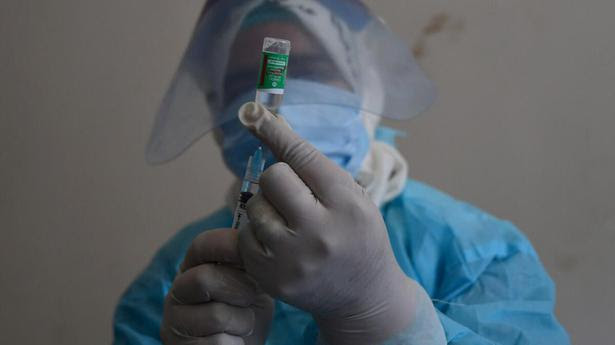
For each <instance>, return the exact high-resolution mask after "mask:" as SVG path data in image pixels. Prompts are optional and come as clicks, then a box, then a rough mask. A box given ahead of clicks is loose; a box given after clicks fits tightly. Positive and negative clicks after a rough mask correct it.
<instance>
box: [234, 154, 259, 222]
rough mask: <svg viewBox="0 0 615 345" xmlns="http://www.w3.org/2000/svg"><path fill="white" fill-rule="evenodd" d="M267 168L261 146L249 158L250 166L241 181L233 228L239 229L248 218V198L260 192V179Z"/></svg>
mask: <svg viewBox="0 0 615 345" xmlns="http://www.w3.org/2000/svg"><path fill="white" fill-rule="evenodd" d="M264 169H265V158H264V157H263V148H262V147H259V148H258V149H257V150H256V151H255V152H254V154H253V155H252V156H250V158H249V159H248V167H247V168H246V174H245V175H244V178H243V181H242V183H241V191H240V192H239V200H237V206H236V207H235V214H234V216H233V226H232V227H233V229H239V227H240V226H241V224H242V223H244V222H245V221H246V220H247V218H248V214H247V204H248V200H250V198H251V197H252V196H254V195H255V194H256V193H258V180H259V179H260V177H261V174H262V173H263V170H264Z"/></svg>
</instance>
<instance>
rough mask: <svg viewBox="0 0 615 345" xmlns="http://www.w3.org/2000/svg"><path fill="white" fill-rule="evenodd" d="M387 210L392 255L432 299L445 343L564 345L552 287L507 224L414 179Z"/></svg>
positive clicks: (520, 237)
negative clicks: (391, 237)
mask: <svg viewBox="0 0 615 345" xmlns="http://www.w3.org/2000/svg"><path fill="white" fill-rule="evenodd" d="M400 208H403V210H404V211H403V212H400V211H401V210H400ZM385 212H386V211H385ZM388 212H389V214H388V215H387V216H385V218H387V219H388V220H390V222H388V224H387V225H388V226H389V227H391V228H392V230H393V233H394V234H393V236H396V235H398V236H402V237H398V238H397V239H396V241H395V252H396V255H397V257H398V259H399V260H400V262H402V267H404V270H405V271H406V273H407V274H409V275H412V276H414V277H416V279H417V280H418V281H419V283H420V284H422V285H423V286H424V287H425V289H426V290H427V292H428V293H429V294H430V296H431V298H432V299H433V302H434V305H435V306H436V307H437V309H438V316H439V318H440V320H441V322H442V325H443V327H444V330H445V333H446V338H447V341H448V343H449V344H455V345H462V344H501V345H513V344H514V345H523V344H538V345H540V344H549V345H550V344H569V343H570V341H569V339H568V336H567V334H566V331H565V330H564V329H563V327H562V326H561V325H560V324H559V323H558V321H557V319H556V317H555V314H554V305H555V287H554V284H553V282H552V281H551V279H550V277H549V275H548V274H547V272H546V271H545V269H544V267H543V266H542V264H541V262H540V259H539V257H538V255H537V254H536V252H535V250H534V249H533V247H532V245H531V244H530V242H529V240H528V239H527V238H526V237H525V236H524V235H523V234H522V233H521V232H520V231H519V230H518V229H517V228H516V227H515V226H514V225H513V224H512V223H510V222H508V221H503V220H500V219H498V218H496V217H493V216H492V215H489V214H487V213H486V212H484V211H482V210H480V209H478V208H476V207H474V206H472V205H469V204H467V203H464V202H460V201H458V200H455V199H454V198H452V197H450V196H448V195H446V194H445V193H442V192H440V191H437V190H435V189H433V188H431V187H429V186H426V185H424V184H422V183H419V182H416V181H410V182H409V184H408V188H407V190H406V192H405V195H404V198H403V199H401V200H400V202H399V203H398V204H397V205H395V206H394V207H392V208H391V209H390V210H389V211H388ZM397 214H404V217H403V218H402V219H399V218H395V215H397ZM393 220H394V221H393Z"/></svg>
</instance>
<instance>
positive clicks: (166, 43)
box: [0, 0, 615, 344]
mask: <svg viewBox="0 0 615 345" xmlns="http://www.w3.org/2000/svg"><path fill="white" fill-rule="evenodd" d="M372 3H373V4H374V7H375V8H376V9H377V10H378V11H379V12H380V13H381V14H382V16H383V17H384V18H385V19H387V20H388V21H389V22H390V24H391V25H392V27H393V28H394V29H395V30H396V31H397V32H399V33H400V34H401V35H402V36H403V37H405V38H407V40H408V42H411V41H414V42H415V43H418V46H417V47H416V49H417V52H419V53H420V55H421V59H420V62H421V64H422V65H423V66H424V68H425V69H426V70H427V72H428V74H429V75H430V76H431V77H432V78H433V79H434V80H435V81H436V83H437V84H438V86H439V88H440V98H439V101H438V103H437V104H436V105H435V106H434V107H433V109H432V110H431V111H429V113H428V114H427V115H426V116H422V117H420V118H418V119H416V120H414V121H411V122H406V123H397V124H396V125H397V126H398V127H399V128H402V129H404V130H406V131H408V132H409V136H408V137H407V138H405V139H404V140H402V142H401V150H402V151H403V153H404V154H405V155H406V156H407V157H408V158H409V160H410V163H411V173H412V175H413V176H414V177H416V178H419V179H423V180H426V181H428V182H429V183H432V184H433V185H435V186H437V187H439V188H442V189H444V190H446V191H448V192H450V193H452V194H453V195H455V196H457V197H459V198H462V199H466V200H468V201H470V202H473V203H475V204H477V205H479V206H480V207H483V208H485V209H487V210H489V211H491V212H493V213H495V214H497V215H498V216H500V217H504V218H508V219H512V220H513V221H514V222H516V223H517V224H518V225H520V226H521V227H522V228H523V229H524V231H525V232H526V233H527V235H528V236H529V237H530V238H531V239H532V241H533V242H534V244H535V246H536V247H537V249H538V251H539V253H540V254H541V256H542V259H543V261H544V263H545V265H546V266H547V268H548V270H549V272H550V273H551V274H552V276H553V277H554V279H555V280H556V282H557V284H558V293H559V300H558V315H559V317H560V319H561V320H562V321H563V323H564V324H565V325H566V327H567V328H568V329H569V330H570V332H571V334H572V338H573V340H574V343H578V344H600V343H611V342H612V336H610V334H611V332H610V331H611V330H610V329H609V328H610V327H612V326H613V325H614V324H615V316H614V311H613V310H615V303H614V301H615V298H614V297H613V290H614V288H615V281H614V279H615V278H614V277H615V269H614V266H613V264H612V263H613V259H612V255H611V253H612V249H613V247H614V245H615V234H614V231H615V216H614V215H615V202H614V198H613V195H614V194H615V184H614V178H613V176H615V135H613V131H614V130H615V111H614V110H613V106H612V102H613V99H615V87H614V85H615V41H614V40H613V36H612V35H613V32H615V27H614V25H613V24H612V22H613V20H612V14H613V13H615V2H612V1H607V0H604V1H601V0H586V1H572V0H570V1H569V0H544V1H533V0H518V1H496V0H481V1H479V0H464V1H434V0H418V1H417V0H415V1H406V0H395V1H393V0H381V1H372ZM201 6H202V1H194V0H191V1H189V0H182V1H167V0H147V1H145V0H133V1H120V0H113V1H84V0H55V1H34V0H4V1H2V2H0V148H1V149H0V229H1V231H0V296H2V299H3V301H1V302H0V343H2V344H50V343H51V344H86V343H87V344H103V343H108V342H109V341H110V340H111V328H110V325H111V316H112V311H113V308H114V305H115V303H116V300H117V298H118V297H119V295H120V293H121V292H122V290H123V289H124V288H125V287H126V286H127V284H128V283H129V282H130V281H131V279H132V278H133V277H134V276H135V274H137V273H138V272H139V270H141V269H142V268H143V267H144V265H145V264H146V263H147V261H148V260H149V258H150V257H151V255H152V254H153V252H154V251H155V250H156V248H157V247H158V246H159V245H160V244H161V243H163V241H164V240H165V239H167V238H168V237H169V236H171V235H172V234H173V232H174V231H175V230H176V229H177V228H178V227H180V226H181V225H182V224H185V223H187V222H189V221H191V220H194V219H196V218H198V217H201V216H203V215H205V214H207V213H209V212H211V211H212V210H214V209H215V208H217V207H218V206H219V205H221V203H222V197H221V195H222V194H223V193H224V190H225V185H227V184H228V183H229V182H230V178H229V176H228V174H227V173H226V172H225V171H224V168H223V166H222V163H221V161H220V159H219V156H218V153H217V151H216V149H215V147H214V144H213V140H211V138H206V139H205V140H202V141H200V142H199V143H198V144H197V145H196V146H195V147H194V148H193V149H191V150H190V151H189V152H188V153H187V154H186V155H184V156H182V157H181V158H180V159H179V160H177V161H176V162H175V163H174V164H171V165H167V166H162V167H156V168H150V167H147V166H146V165H145V163H144V160H143V147H144V144H145V142H146V138H147V134H148V131H149V128H150V126H151V124H152V113H153V112H154V110H155V108H156V105H157V103H158V101H159V99H160V96H161V94H162V93H163V90H164V88H165V85H166V83H167V82H168V80H169V78H170V76H171V74H172V72H173V69H174V66H175V65H176V63H177V61H178V58H179V57H180V55H181V53H182V50H183V48H184V47H185V45H186V41H187V39H188V36H189V33H190V29H191V27H192V25H193V23H194V21H195V19H196V17H197V15H198V11H199V9H200V8H201ZM434 18H435V19H434ZM430 22H432V23H431V25H429V23H430ZM426 26H429V27H431V29H428V30H423V28H424V27H426ZM423 31H427V32H428V34H422V32H423ZM609 326H610V327H609Z"/></svg>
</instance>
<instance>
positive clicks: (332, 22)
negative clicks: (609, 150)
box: [146, 0, 435, 164]
mask: <svg viewBox="0 0 615 345" xmlns="http://www.w3.org/2000/svg"><path fill="white" fill-rule="evenodd" d="M265 37H277V38H282V39H286V40H289V41H291V43H292V52H291V55H290V59H289V63H288V75H287V81H288V82H287V84H288V85H290V86H291V87H287V90H286V95H285V97H284V101H283V105H285V106H287V108H292V106H293V105H301V104H327V105H333V106H339V107H352V108H354V109H357V111H363V112H367V113H372V114H377V115H381V116H384V117H388V118H393V119H408V118H411V117H413V116H415V115H417V114H419V113H421V112H422V111H424V110H425V109H427V108H428V107H429V106H430V105H431V103H432V102H433V100H434V98H435V89H434V86H433V84H432V83H431V82H430V81H429V80H428V79H427V78H426V77H425V75H424V73H423V72H422V71H421V69H420V68H419V67H418V65H417V64H416V62H415V61H414V59H413V58H412V56H411V54H410V52H409V49H408V46H407V45H406V44H405V43H404V42H403V41H401V40H400V39H399V38H398V37H396V36H395V35H394V34H393V33H391V31H390V30H389V29H388V28H387V27H386V26H385V24H384V23H383V22H382V21H381V20H380V19H379V18H378V17H376V16H374V15H373V14H372V13H371V12H370V11H369V10H368V9H367V8H366V7H365V6H364V5H363V4H362V3H361V2H359V1H356V0H337V1H334V0H235V1H224V0H218V1H213V2H212V1H211V0H210V2H209V3H208V4H207V6H206V8H205V10H204V12H203V14H202V15H201V17H200V18H199V21H198V23H197V25H196V28H195V30H194V33H193V36H192V39H191V42H190V44H189V46H188V48H187V51H186V53H185V54H184V57H183V59H182V61H181V64H180V66H179V68H178V70H177V72H176V74H175V76H174V77H173V80H172V82H171V85H170V87H169V89H168V91H167V93H166V95H165V96H164V99H163V101H162V103H161V106H160V108H159V111H158V114H157V117H156V121H155V124H154V128H153V131H152V134H151V137H150V141H149V143H148V146H147V152H146V158H147V160H148V162H150V163H154V164H155V163H163V162H166V161H169V160H172V159H174V158H176V157H177V156H179V155H180V154H181V153H182V152H183V151H184V150H186V149H187V148H188V147H189V146H190V145H191V144H192V143H193V142H195V141H196V140H197V139H199V138H200V137H201V136H203V135H204V134H206V133H207V132H209V131H211V130H212V129H214V128H217V127H219V126H221V125H223V124H225V123H227V122H229V121H230V120H233V119H234V117H236V113H233V111H228V110H229V107H230V106H231V105H233V104H235V105H236V104H238V103H240V102H238V101H243V100H244V99H245V101H250V100H253V97H254V94H255V91H256V84H257V77H258V74H259V73H258V72H259V66H260V56H261V55H260V53H261V48H262V44H263V39H264V38H265ZM294 81H297V82H296V83H295V82H294ZM302 81H309V82H316V83H320V84H323V85H326V86H327V87H332V88H336V89H339V90H343V91H344V92H345V93H348V94H353V95H356V96H357V97H334V96H332V95H331V94H328V93H318V94H315V93H310V96H309V97H302V95H300V93H301V88H300V87H292V85H301V82H302ZM293 93H294V94H293ZM250 95H251V97H252V99H250ZM242 98H243V99H242Z"/></svg>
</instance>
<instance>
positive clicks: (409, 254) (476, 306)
mask: <svg viewBox="0 0 615 345" xmlns="http://www.w3.org/2000/svg"><path fill="white" fill-rule="evenodd" d="M381 212H382V216H383V217H384V220H385V222H386V225H387V229H388V232H389V236H390V239H391V243H392V246H393V250H394V252H395V256H396V258H397V261H398V263H399V265H400V266H401V268H402V269H403V270H404V272H405V273H406V274H407V275H408V276H409V277H411V278H412V279H414V280H416V281H417V282H418V283H419V284H421V285H422V286H423V287H424V288H425V290H426V291H427V293H428V294H429V295H430V296H431V298H432V300H433V302H434V306H435V307H436V309H437V311H438V315H439V318H440V321H441V322H442V326H443V328H444V330H445V333H446V338H447V341H448V343H449V344H456V345H457V344H458V345H461V344H467V345H482V344H506V345H513V344H514V345H523V344H545V345H546V344H548V345H553V344H569V339H568V335H567V334H566V332H565V330H564V329H563V328H562V326H561V325H560V324H559V323H558V321H557V319H556V318H555V316H554V314H553V308H554V304H555V287H554V284H553V282H552V281H551V279H550V278H549V276H548V274H547V272H546V271H545V269H544V268H543V266H542V264H541V262H540V260H539V258H538V256H537V254H536V252H535V251H534V249H533V248H532V245H531V244H530V242H529V241H528V240H527V238H525V236H524V235H523V234H521V232H520V231H519V230H518V229H517V228H515V226H514V225H513V224H511V223H509V222H507V221H502V220H500V219H497V218H495V217H493V216H491V215H489V214H487V213H485V212H483V211H481V210H479V209H477V208H475V207H473V206H471V205H469V204H467V203H464V202H460V201H458V200H455V199H453V198H452V197H450V196H448V195H446V194H444V193H442V192H440V191H438V190H436V189H434V188H431V187H429V186H427V185H425V184H423V183H421V182H418V181H414V180H409V181H408V182H407V185H406V187H405V189H404V191H403V193H402V194H401V195H399V196H398V197H397V198H396V199H394V200H392V201H391V202H389V203H387V204H385V205H384V206H383V207H382V208H381ZM231 221H232V214H231V212H230V211H228V210H227V209H223V210H220V211H218V212H216V213H214V214H213V215H211V216H209V217H207V218H206V219H203V220H200V221H197V222H195V223H193V224H191V225H189V226H187V227H186V228H184V229H182V230H181V231H179V232H178V233H177V234H176V235H175V236H174V237H173V238H172V239H171V240H170V241H168V242H167V243H166V244H165V245H164V246H163V247H162V248H161V249H160V250H159V251H158V253H157V254H156V255H155V256H154V258H153V260H152V261H151V263H150V264H149V266H148V267H147V268H146V269H145V271H143V273H142V274H141V275H140V276H139V277H138V278H137V279H136V280H135V281H134V282H133V283H132V284H131V285H130V287H129V288H128V289H127V290H126V292H125V293H124V295H123V296H122V297H121V300H120V302H119V305H118V306H117V309H116V312H115V318H114V333H115V334H114V335H115V339H114V344H116V345H124V344H132V345H137V344H139V345H146V344H147V345H158V344H160V338H159V329H160V323H161V319H162V311H163V300H164V297H165V295H166V293H167V291H168V290H169V288H170V287H171V284H172V282H173V279H174V277H175V274H176V272H177V271H178V267H179V265H180V263H181V261H182V260H183V257H184V255H185V253H186V251H187V249H188V246H189V245H190V243H191V241H192V239H193V238H194V237H195V236H197V235H198V234H200V233H201V232H203V231H207V230H208V229H216V228H225V227H229V226H230V225H231ZM317 333H318V330H317V327H316V326H315V324H314V322H313V320H312V318H311V317H310V315H309V314H307V313H305V312H303V311H301V310H299V309H296V308H293V307H292V306H289V305H286V304H284V303H281V302H279V301H277V302H276V309H275V315H274V321H273V324H272V327H271V331H270V335H269V338H268V340H267V343H266V344H267V345H301V344H306V345H307V344H310V345H314V344H315V343H316V341H317ZM400 344H402V343H400Z"/></svg>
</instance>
